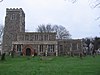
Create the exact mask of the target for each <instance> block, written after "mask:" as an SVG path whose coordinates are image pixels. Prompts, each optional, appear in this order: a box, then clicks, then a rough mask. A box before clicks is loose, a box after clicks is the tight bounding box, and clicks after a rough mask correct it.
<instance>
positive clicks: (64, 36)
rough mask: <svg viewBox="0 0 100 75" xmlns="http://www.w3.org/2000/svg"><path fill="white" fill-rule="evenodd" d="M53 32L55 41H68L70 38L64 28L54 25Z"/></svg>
mask: <svg viewBox="0 0 100 75" xmlns="http://www.w3.org/2000/svg"><path fill="white" fill-rule="evenodd" d="M53 31H55V32H56V33H57V39H69V38H71V35H70V33H69V31H67V30H66V28H65V27H63V26H62V25H59V26H58V25H54V26H53Z"/></svg>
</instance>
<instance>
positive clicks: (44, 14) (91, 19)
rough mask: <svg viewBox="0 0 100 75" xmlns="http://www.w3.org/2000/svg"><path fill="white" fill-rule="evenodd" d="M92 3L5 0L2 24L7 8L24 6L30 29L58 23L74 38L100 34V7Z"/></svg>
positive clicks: (0, 6)
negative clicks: (95, 6)
mask: <svg viewBox="0 0 100 75" xmlns="http://www.w3.org/2000/svg"><path fill="white" fill-rule="evenodd" d="M69 1H70V0H69ZM94 1H95V0H94ZM89 4H90V5H89ZM92 5H94V4H93V0H91V2H90V0H78V2H76V3H74V4H73V3H71V2H68V1H67V0H66V1H65V0H4V1H3V2H1V3H0V24H3V25H4V21H5V14H6V8H22V9H23V11H24V12H25V16H26V17H25V19H26V22H25V25H26V30H28V31H35V30H36V28H37V26H38V25H40V24H52V25H55V24H57V25H62V26H64V27H66V29H67V30H68V31H69V32H70V34H71V35H72V38H84V37H95V36H100V27H99V23H100V20H96V19H97V17H98V16H99V15H100V11H99V10H100V8H95V9H93V8H92Z"/></svg>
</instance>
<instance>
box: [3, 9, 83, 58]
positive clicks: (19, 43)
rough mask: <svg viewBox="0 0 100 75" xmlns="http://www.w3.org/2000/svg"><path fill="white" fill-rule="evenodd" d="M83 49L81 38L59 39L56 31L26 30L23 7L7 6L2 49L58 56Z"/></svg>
mask: <svg viewBox="0 0 100 75" xmlns="http://www.w3.org/2000/svg"><path fill="white" fill-rule="evenodd" d="M73 50H82V42H81V40H79V39H77V40H73V39H69V40H58V39H56V33H55V32H48V33H47V32H46V33H41V32H25V13H24V11H23V10H22V8H16V9H15V8H7V9H6V16H5V27H4V35H3V42H2V51H3V52H10V51H14V52H15V53H16V54H19V53H21V54H22V55H24V56H30V55H41V56H44V55H45V56H52V55H55V56H58V55H65V54H67V52H68V51H73Z"/></svg>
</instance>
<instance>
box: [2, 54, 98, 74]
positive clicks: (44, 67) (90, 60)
mask: <svg viewBox="0 0 100 75" xmlns="http://www.w3.org/2000/svg"><path fill="white" fill-rule="evenodd" d="M0 75H100V55H97V56H95V57H92V56H86V57H83V58H82V59H80V58H79V57H77V56H75V57H68V56H58V57H56V56H48V57H40V56H36V57H26V56H25V57H24V56H22V57H21V56H19V57H18V56H17V57H16V56H15V57H14V58H12V57H10V56H6V58H5V60H4V61H0Z"/></svg>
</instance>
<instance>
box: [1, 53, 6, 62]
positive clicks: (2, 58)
mask: <svg viewBox="0 0 100 75" xmlns="http://www.w3.org/2000/svg"><path fill="white" fill-rule="evenodd" d="M1 60H2V61H3V60H5V53H3V54H2V55H1Z"/></svg>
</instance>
